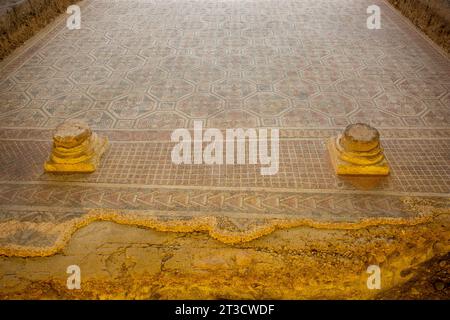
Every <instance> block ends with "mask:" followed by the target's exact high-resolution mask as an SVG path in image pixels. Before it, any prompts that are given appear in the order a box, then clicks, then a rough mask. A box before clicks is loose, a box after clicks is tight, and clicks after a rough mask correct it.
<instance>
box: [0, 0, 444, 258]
mask: <svg viewBox="0 0 450 320" xmlns="http://www.w3.org/2000/svg"><path fill="white" fill-rule="evenodd" d="M372 4H376V5H379V6H380V7H381V12H382V29H381V30H368V29H367V28H366V19H367V13H366V9H367V7H368V6H369V5H372ZM80 6H81V15H82V22H81V29H80V30H68V29H67V28H66V26H65V19H66V17H67V16H66V15H62V16H61V17H60V18H59V19H57V20H56V21H55V22H54V23H52V24H51V25H50V26H49V27H48V28H46V29H45V30H43V31H42V32H40V33H39V34H38V35H37V36H36V37H34V38H32V39H31V40H30V41H28V42H27V43H26V44H25V45H24V46H23V47H22V48H20V49H19V50H18V51H16V52H14V53H13V54H12V55H11V56H10V57H8V58H7V59H5V60H4V61H2V62H1V63H0V168H1V170H0V251H1V250H3V251H1V252H3V253H7V254H10V255H14V254H18V252H19V251H20V250H25V249H24V248H28V249H30V248H31V249H33V248H34V249H36V248H38V249H36V250H38V251H39V250H41V249H42V248H47V249H48V250H50V251H51V250H53V249H54V248H55V243H56V242H58V241H63V240H61V239H62V238H61V237H63V236H64V235H66V236H67V234H65V233H64V232H67V230H71V229H70V228H72V227H73V224H74V223H75V222H74V221H78V220H77V219H81V218H82V217H85V216H86V215H88V212H91V210H94V211H95V210H97V209H99V210H100V209H101V210H114V212H115V213H117V214H122V216H120V217H119V218H120V219H125V218H124V217H125V216H126V215H127V214H128V213H129V212H134V213H133V214H140V215H141V216H140V217H139V219H141V218H143V217H144V218H145V217H147V219H150V217H152V219H157V220H158V221H159V222H161V221H164V220H165V219H166V220H170V221H172V220H175V219H179V220H180V221H185V222H186V224H189V223H188V221H191V220H192V221H197V220H195V219H197V218H200V219H201V218H205V217H213V218H214V224H215V228H217V229H220V230H222V231H223V232H225V231H226V230H234V231H236V232H238V231H239V230H241V231H242V230H249V229H252V230H253V229H258V228H262V227H263V226H268V225H270V226H271V225H272V224H271V223H272V222H271V221H275V220H277V219H281V218H282V219H288V220H289V219H293V220H295V221H297V220H298V219H300V220H301V219H311V220H314V221H316V222H320V223H339V222H342V221H345V222H348V223H354V224H355V225H358V223H361V222H364V221H366V222H367V221H375V220H377V219H378V220H377V221H387V220H386V219H388V220H389V219H391V220H389V221H394V220H395V221H396V223H403V222H405V221H409V222H411V221H415V220H414V219H419V218H421V216H422V214H418V213H417V212H415V211H414V210H412V209H411V208H410V207H408V206H405V202H404V200H405V197H414V198H416V199H424V198H427V199H428V198H432V199H434V200H436V199H442V198H448V197H449V195H450V60H449V59H448V57H447V56H446V55H445V54H443V53H442V52H441V51H440V50H439V49H438V48H436V47H435V46H434V45H433V44H432V43H431V42H430V41H428V40H427V39H425V38H424V37H423V36H422V35H421V34H420V33H419V32H418V31H417V30H416V29H415V28H414V27H412V25H410V24H409V22H407V21H406V20H405V19H404V18H403V17H401V16H400V15H399V14H398V13H397V12H395V10H393V9H392V8H391V7H390V6H389V5H388V4H387V3H386V2H384V1H383V0H373V1H369V0H361V1H356V0H345V1H343V0H304V1H294V0H286V1H284V0H283V1H247V0H239V1H215V0H205V1H184V0H169V1H162V0H149V1H133V0H130V1H103V0H86V1H84V2H82V3H80ZM66 119H82V120H85V121H87V122H88V123H89V124H90V125H91V126H92V128H93V129H95V130H96V131H98V132H99V133H101V134H103V135H106V136H108V138H109V139H110V141H111V146H110V148H109V150H108V151H107V152H106V153H105V155H104V157H103V158H102V164H101V166H100V168H99V169H98V170H97V171H96V172H95V173H93V174H90V175H79V174H72V175H65V176H58V175H53V174H48V173H44V172H43V163H44V162H45V160H46V159H47V157H48V154H49V152H50V147H51V136H52V130H53V129H54V128H55V127H56V126H57V125H58V124H60V123H61V122H62V121H64V120H66ZM195 120H203V122H204V126H205V127H214V128H220V129H226V128H236V127H241V128H245V127H250V128H258V127H277V128H280V137H281V142H280V166H279V172H278V174H277V175H274V176H261V175H260V174H259V172H260V171H259V170H260V167H259V166H255V165H236V166H226V165H222V166H219V165H214V166H206V165H191V166H189V165H174V164H173V163H172V162H171V161H170V151H171V148H172V147H173V144H172V143H171V142H170V141H169V137H170V133H171V131H172V130H173V129H176V128H192V127H193V122H194V121H195ZM359 121H362V122H367V123H369V124H371V125H374V126H375V127H377V128H378V129H379V130H380V133H381V139H382V143H383V147H384V148H385V154H386V158H387V159H388V161H389V164H390V166H391V169H392V170H391V174H390V175H389V176H388V177H385V178H382V179H369V178H355V179H344V178H339V177H336V176H335V174H334V172H333V169H332V167H331V164H330V162H329V159H328V154H327V150H326V146H325V141H326V139H327V138H328V137H330V136H334V135H336V134H337V133H338V132H339V131H341V130H342V129H343V128H344V127H345V126H347V125H348V124H349V123H354V122H359ZM440 201H441V200H440ZM447 204H448V203H447ZM447 208H448V206H447ZM119 218H118V217H116V219H119ZM139 219H138V220H139ZM371 219H372V220H371ZM380 219H381V220H380ZM383 219H385V220H383ZM139 221H141V224H143V225H145V223H143V222H142V221H145V219H144V220H139ZM201 221H203V220H201ZM69 222H70V223H71V224H70V226H69V224H67V225H66V223H69ZM202 223H203V222H202ZM205 223H206V222H205ZM219 225H220V226H219ZM71 226H72V227H71ZM202 228H203V227H202ZM200 229H201V228H200ZM202 230H203V229H202ZM225 233H226V232H225ZM216 235H217V234H216ZM8 248H9V249H8ZM52 248H53V249H52ZM6 249H8V250H9V251H7V250H6ZM34 249H33V250H34ZM47 249H46V250H47ZM5 250H6V251H5ZM15 250H16V251H15ZM50 251H46V252H47V253H48V252H50ZM21 252H22V254H24V253H23V251H21ZM52 252H53V251H52ZM30 254H31V253H30ZM25 255H26V254H25Z"/></svg>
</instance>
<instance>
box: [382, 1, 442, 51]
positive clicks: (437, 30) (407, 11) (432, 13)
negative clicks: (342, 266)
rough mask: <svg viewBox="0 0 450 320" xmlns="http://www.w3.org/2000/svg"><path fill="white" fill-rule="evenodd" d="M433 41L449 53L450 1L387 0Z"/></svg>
mask: <svg viewBox="0 0 450 320" xmlns="http://www.w3.org/2000/svg"><path fill="white" fill-rule="evenodd" d="M388 1H389V2H390V3H391V4H393V5H394V6H395V7H396V8H397V9H399V10H400V11H401V12H402V14H403V15H404V16H406V17H407V18H408V19H409V20H411V21H412V22H413V23H414V24H415V25H416V26H417V27H419V28H420V29H421V30H422V31H423V32H424V33H425V34H427V35H428V36H429V37H430V38H431V39H432V40H433V41H434V42H436V43H437V44H438V45H440V46H441V47H442V48H444V50H445V51H446V52H447V53H450V1H448V0H414V1H411V0H388Z"/></svg>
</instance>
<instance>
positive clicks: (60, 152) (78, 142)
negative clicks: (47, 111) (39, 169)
mask: <svg viewBox="0 0 450 320" xmlns="http://www.w3.org/2000/svg"><path fill="white" fill-rule="evenodd" d="M107 146H108V139H107V138H106V137H99V136H98V135H97V134H96V133H93V132H92V131H91V129H90V128H89V126H88V125H87V124H86V123H84V122H81V121H67V122H64V123H63V124H61V125H60V126H58V128H56V132H55V134H54V136H53V149H52V153H51V155H50V158H49V160H48V161H47V162H45V164H44V169H45V171H47V172H61V173H75V172H80V173H90V172H94V171H95V170H96V169H97V167H98V165H99V163H100V158H101V156H102V155H103V153H104V152H105V150H106V148H107Z"/></svg>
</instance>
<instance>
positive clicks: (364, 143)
mask: <svg viewBox="0 0 450 320" xmlns="http://www.w3.org/2000/svg"><path fill="white" fill-rule="evenodd" d="M328 150H329V153H330V157H331V162H332V164H333V167H334V170H335V172H336V173H337V174H340V175H387V174H389V167H388V165H387V161H386V159H385V157H384V154H383V149H382V148H381V146H380V134H379V132H378V130H377V129H375V128H373V127H371V126H369V125H367V124H363V123H356V124H351V125H349V126H347V128H345V130H344V132H343V134H342V135H339V136H338V137H333V138H331V139H330V140H329V142H328Z"/></svg>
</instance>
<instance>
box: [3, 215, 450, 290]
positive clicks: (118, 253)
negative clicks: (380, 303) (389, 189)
mask: <svg viewBox="0 0 450 320" xmlns="http://www.w3.org/2000/svg"><path fill="white" fill-rule="evenodd" d="M448 222H449V217H448V215H441V216H439V217H437V218H436V219H435V220H434V221H432V222H430V223H426V224H421V225H417V226H409V227H402V226H376V227H370V228H366V229H360V230H321V229H314V228H307V227H300V228H293V229H287V230H279V231H276V232H274V233H272V234H270V235H268V236H265V237H262V238H260V239H257V240H254V241H252V242H248V243H244V244H240V245H225V244H223V243H221V242H218V241H216V240H213V239H211V238H210V237H209V236H207V235H206V234H204V233H171V232H157V231H153V230H150V229H143V228H137V227H133V226H124V225H119V224H114V223H111V222H94V223H92V224H90V225H88V226H87V227H85V228H82V229H80V230H79V231H78V232H76V234H75V235H74V236H73V238H72V239H71V241H70V242H69V244H68V246H67V247H66V248H64V250H63V251H62V252H61V253H58V254H56V255H54V256H50V257H41V258H26V259H24V258H17V257H13V258H7V257H2V258H0V274H1V278H0V283H1V285H2V289H1V294H0V298H2V299H24V298H33V299H34V298H39V299H48V298H50V299H67V298H70V299H72V298H76V299H92V298H94V299H111V298H113V299H118V298H125V299H180V298H181V299H183V298H184V299H195V298H198V299H223V298H232V299H308V298H314V299H316V298H318V299H330V298H331V299H341V298H343V299H354V298H362V299H371V298H389V299H397V298H401V299H415V298H427V299H448V298H449V297H450V296H449V291H448V290H449V289H448V285H449V280H450V277H449V273H448V271H449V259H448V258H449V256H448V251H449V250H448V249H449V246H448V240H449V234H448V229H447V226H448ZM430 259H431V260H430ZM72 264H76V265H78V266H80V268H81V289H80V290H68V289H66V279H67V276H68V274H66V268H67V266H69V265H72ZM371 264H376V265H379V266H380V268H381V281H382V288H381V290H369V289H367V286H366V281H367V277H368V274H367V273H366V269H367V267H368V266H369V265H371Z"/></svg>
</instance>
